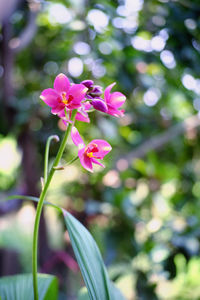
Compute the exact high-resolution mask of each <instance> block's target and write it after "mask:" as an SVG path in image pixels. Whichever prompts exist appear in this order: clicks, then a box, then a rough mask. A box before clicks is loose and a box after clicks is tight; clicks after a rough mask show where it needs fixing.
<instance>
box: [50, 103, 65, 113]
mask: <svg viewBox="0 0 200 300" xmlns="http://www.w3.org/2000/svg"><path fill="white" fill-rule="evenodd" d="M64 107H65V106H64V104H63V103H60V104H58V105H57V106H56V107H53V108H52V110H51V112H52V114H54V115H60V113H61V112H62V111H63V109H64Z"/></svg>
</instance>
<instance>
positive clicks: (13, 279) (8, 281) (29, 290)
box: [0, 274, 58, 300]
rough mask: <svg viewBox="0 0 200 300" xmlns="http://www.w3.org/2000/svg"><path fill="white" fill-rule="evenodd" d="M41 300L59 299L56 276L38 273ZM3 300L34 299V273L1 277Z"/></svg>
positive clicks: (0, 287)
mask: <svg viewBox="0 0 200 300" xmlns="http://www.w3.org/2000/svg"><path fill="white" fill-rule="evenodd" d="M38 293H39V300H57V299H58V283H57V279H56V277H54V276H52V275H48V274H38ZM0 299H1V300H33V299H34V297H33V279H32V274H21V275H14V276H6V277H2V278H1V279H0Z"/></svg>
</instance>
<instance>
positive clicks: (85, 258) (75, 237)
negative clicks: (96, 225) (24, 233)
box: [0, 74, 126, 300]
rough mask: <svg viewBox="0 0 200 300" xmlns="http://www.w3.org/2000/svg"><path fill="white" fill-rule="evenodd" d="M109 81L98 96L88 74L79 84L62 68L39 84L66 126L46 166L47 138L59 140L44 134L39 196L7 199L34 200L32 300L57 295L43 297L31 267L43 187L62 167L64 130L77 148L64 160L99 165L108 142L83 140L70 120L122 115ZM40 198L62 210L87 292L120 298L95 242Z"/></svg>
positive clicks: (100, 297) (103, 298) (104, 298)
mask: <svg viewBox="0 0 200 300" xmlns="http://www.w3.org/2000/svg"><path fill="white" fill-rule="evenodd" d="M114 85H115V83H113V84H111V85H109V86H108V87H107V88H106V89H105V92H104V97H103V96H102V94H103V89H102V87H100V86H97V85H94V82H93V81H92V80H85V81H82V82H81V83H80V84H71V83H70V81H69V79H68V78H67V76H65V75H64V74H59V75H58V76H57V77H56V78H55V81H54V88H48V89H45V90H44V91H43V92H42V93H41V95H40V98H41V100H42V101H44V103H46V104H47V105H48V106H49V107H51V112H52V114H54V115H57V116H58V117H59V118H60V119H61V120H62V121H63V123H64V124H65V127H66V130H65V134H64V137H63V140H62V142H61V144H60V147H59V150H58V152H57V155H56V158H55V160H54V163H53V165H52V167H51V168H50V170H49V166H48V155H49V148H50V143H51V141H52V140H53V139H54V140H56V141H59V138H58V137H57V136H50V137H49V138H48V140H47V144H46V151H45V161H44V177H43V178H42V191H41V194H40V197H39V199H37V198H35V197H30V196H19V195H17V196H16V195H14V196H12V197H10V199H11V198H16V197H18V198H21V199H29V200H34V201H37V202H38V205H37V210H36V217H35V225H34V233H33V255H32V276H33V277H32V278H33V291H32V294H31V296H30V295H29V299H32V298H33V297H34V300H38V299H48V300H50V299H57V298H56V297H54V296H52V294H51V296H48V297H49V298H47V294H48V295H50V294H49V293H47V294H45V295H44V290H43V294H42V290H41V285H43V283H41V282H42V281H41V280H43V281H44V278H41V275H40V276H39V275H38V273H37V249H38V229H39V223H40V216H41V212H42V207H43V204H44V203H45V201H44V200H45V198H46V195H47V191H48V188H49V185H50V182H51V180H52V178H53V175H54V173H55V172H56V171H57V170H60V169H63V166H59V163H60V160H61V157H62V155H63V152H64V150H65V147H66V143H67V139H68V136H69V135H70V134H71V138H72V141H73V143H74V145H75V146H76V147H77V148H78V155H77V156H76V157H75V158H74V159H73V160H72V161H71V162H70V163H72V162H74V161H75V160H76V159H78V158H79V159H80V163H81V165H82V166H83V168H85V169H86V170H87V171H89V172H93V165H94V164H98V165H100V166H102V167H104V165H103V164H102V163H101V161H102V159H103V158H104V156H105V155H107V154H108V153H109V152H110V151H111V149H112V148H111V146H110V144H109V143H108V142H107V141H105V140H101V139H94V140H92V141H90V142H89V144H87V145H85V143H84V141H83V139H82V137H81V136H80V134H79V132H78V129H77V128H76V127H75V121H76V120H78V121H82V122H87V123H89V122H90V118H89V114H90V113H91V112H92V111H94V110H98V111H101V112H103V113H106V114H109V115H112V116H115V117H121V116H123V113H124V110H121V109H120V108H121V106H122V105H123V104H124V102H125V100H126V97H125V96H124V95H123V94H122V93H120V92H113V93H111V89H112V88H113V86H114ZM46 204H49V205H52V206H54V207H56V208H57V209H58V210H59V211H61V212H62V214H63V217H64V220H65V224H66V226H67V229H68V232H69V236H70V239H71V243H72V247H73V249H74V252H75V256H76V259H77V262H78V264H79V267H80V269H81V272H82V275H83V279H84V281H85V284H86V287H87V289H88V296H89V298H90V299H98V300H107V299H123V296H122V295H121V294H120V292H119V291H118V290H117V289H116V288H115V287H114V285H113V284H112V283H111V281H110V280H109V278H108V274H107V271H106V268H105V266H104V263H103V260H102V258H101V255H100V252H99V250H98V248H97V245H96V243H95V241H94V239H93V238H92V236H91V235H90V233H89V232H88V231H87V229H86V228H85V227H84V226H83V225H82V224H81V223H79V222H78V221H77V220H76V219H75V218H74V217H73V216H72V215H71V214H70V213H68V212H66V211H65V210H64V209H62V208H60V207H58V206H56V205H54V204H51V203H47V202H46ZM27 278H28V277H27ZM27 278H26V280H28V282H29V284H28V283H27V286H26V285H25V284H24V283H23V287H24V286H25V292H27V288H28V286H29V288H30V289H31V282H32V281H30V278H28V279H27ZM20 280H21V279H19V278H17V280H15V282H14V283H13V282H12V281H10V283H9V284H11V285H12V284H13V285H14V286H15V284H16V282H20ZM38 283H39V284H38ZM4 284H5V282H4ZM6 284H7V283H6ZM11 288H13V286H12V287H11V286H10V289H11ZM15 288H16V286H15ZM16 289H17V288H16ZM31 290H32V289H31ZM2 291H3V289H1V282H0V296H1V297H2V300H4V299H8V298H6V297H7V296H5V295H4V294H3V292H2ZM1 292H2V294H1ZM42 295H43V296H42ZM4 296H5V297H4ZM20 297H21V298H20V300H23V299H26V300H27V298H24V297H25V296H24V295H23V296H20ZM50 297H51V298H50ZM12 299H15V298H12V297H11V298H9V300H12ZM17 299H18V298H17Z"/></svg>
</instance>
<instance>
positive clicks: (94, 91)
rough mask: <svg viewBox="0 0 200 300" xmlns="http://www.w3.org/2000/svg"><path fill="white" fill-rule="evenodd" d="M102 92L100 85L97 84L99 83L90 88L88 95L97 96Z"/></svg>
mask: <svg viewBox="0 0 200 300" xmlns="http://www.w3.org/2000/svg"><path fill="white" fill-rule="evenodd" d="M102 93H103V91H102V87H101V86H99V85H95V86H94V87H93V89H92V90H91V92H90V95H91V96H92V97H99V96H101V95H102Z"/></svg>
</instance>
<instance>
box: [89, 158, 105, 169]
mask: <svg viewBox="0 0 200 300" xmlns="http://www.w3.org/2000/svg"><path fill="white" fill-rule="evenodd" d="M91 160H92V162H93V163H94V164H97V165H99V166H101V167H103V168H105V166H104V165H103V164H102V163H100V162H99V161H98V160H97V159H95V158H91Z"/></svg>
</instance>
